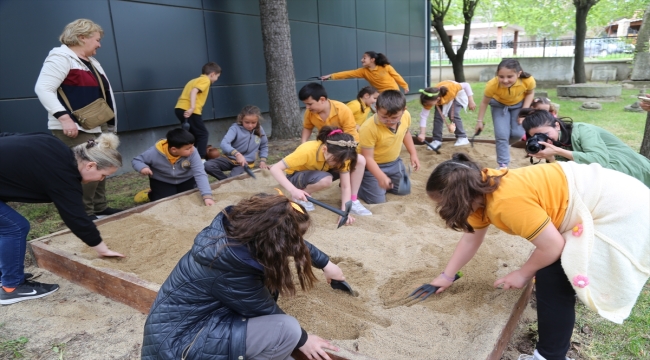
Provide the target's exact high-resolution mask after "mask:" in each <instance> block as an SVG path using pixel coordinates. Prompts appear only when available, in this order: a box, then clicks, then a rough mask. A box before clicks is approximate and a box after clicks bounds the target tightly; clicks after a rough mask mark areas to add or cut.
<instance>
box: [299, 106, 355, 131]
mask: <svg viewBox="0 0 650 360" xmlns="http://www.w3.org/2000/svg"><path fill="white" fill-rule="evenodd" d="M329 102H330V114H329V116H328V117H327V119H326V120H325V121H323V119H321V117H320V115H318V114H316V113H313V112H311V111H309V110H305V115H304V118H303V122H302V126H303V127H304V128H305V129H309V130H311V129H313V128H316V129H318V130H320V129H321V128H322V127H323V126H336V127H340V128H341V130H343V132H344V133H346V134H350V135H352V136H354V141H359V133H358V132H357V123H356V121H354V115H352V110H350V108H348V107H347V106H345V104H344V103H342V102H340V101H336V100H331V99H330V100H329Z"/></svg>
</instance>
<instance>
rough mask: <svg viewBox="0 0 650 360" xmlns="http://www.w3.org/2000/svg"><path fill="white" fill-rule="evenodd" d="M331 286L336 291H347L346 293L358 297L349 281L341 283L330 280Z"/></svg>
mask: <svg viewBox="0 0 650 360" xmlns="http://www.w3.org/2000/svg"><path fill="white" fill-rule="evenodd" d="M330 286H331V287H332V289H334V290H342V291H345V292H346V293H348V294H350V295H352V296H358V293H357V292H356V291H354V290H352V287H351V286H350V284H348V282H347V281H340V280H334V279H332V280H330Z"/></svg>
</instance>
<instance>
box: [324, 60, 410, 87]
mask: <svg viewBox="0 0 650 360" xmlns="http://www.w3.org/2000/svg"><path fill="white" fill-rule="evenodd" d="M352 78H363V79H366V81H368V82H369V83H370V85H372V86H374V88H375V89H377V91H379V92H384V91H386V90H399V86H401V87H402V88H403V89H408V87H409V86H408V84H407V83H406V81H404V78H402V76H401V75H400V74H398V73H397V71H395V68H393V67H392V66H390V65H385V66H376V67H375V68H374V69H373V70H370V69H368V68H365V67H362V68H358V69H356V70H348V71H341V72H337V73H334V74H332V77H331V79H332V80H342V79H352ZM397 85H399V86H397Z"/></svg>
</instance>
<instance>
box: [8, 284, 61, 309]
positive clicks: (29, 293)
mask: <svg viewBox="0 0 650 360" xmlns="http://www.w3.org/2000/svg"><path fill="white" fill-rule="evenodd" d="M57 290H59V285H57V284H43V283H39V282H36V281H25V282H24V283H22V284H20V285H18V286H17V287H16V289H15V290H14V291H12V292H6V291H5V290H4V289H2V288H0V305H10V304H15V303H17V302H21V301H25V300H32V299H38V298H42V297H43V296H47V295H49V294H51V293H53V292H55V291H57Z"/></svg>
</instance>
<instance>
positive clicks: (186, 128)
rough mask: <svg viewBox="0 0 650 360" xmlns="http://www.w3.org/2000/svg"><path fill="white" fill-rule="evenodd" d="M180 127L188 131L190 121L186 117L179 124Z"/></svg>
mask: <svg viewBox="0 0 650 360" xmlns="http://www.w3.org/2000/svg"><path fill="white" fill-rule="evenodd" d="M181 129H183V130H185V131H190V122H189V121H188V120H187V119H185V120H184V121H183V123H182V124H181Z"/></svg>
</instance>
